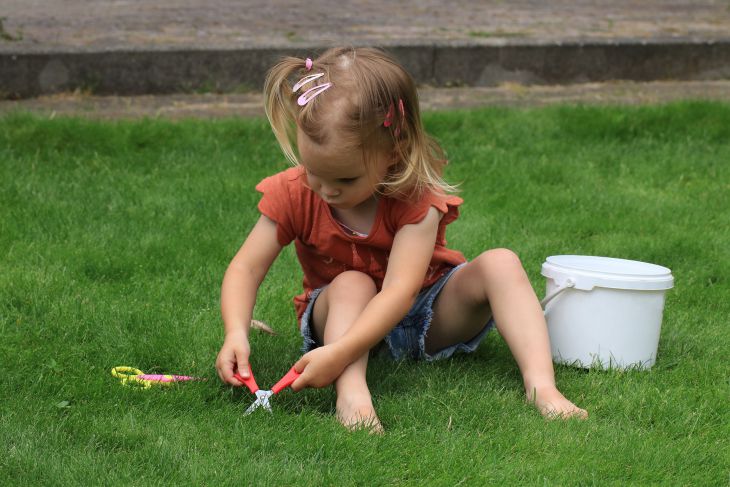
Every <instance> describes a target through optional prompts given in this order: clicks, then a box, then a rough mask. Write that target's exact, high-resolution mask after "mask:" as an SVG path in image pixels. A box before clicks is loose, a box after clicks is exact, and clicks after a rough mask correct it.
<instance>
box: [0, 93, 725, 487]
mask: <svg viewBox="0 0 730 487" xmlns="http://www.w3.org/2000/svg"><path fill="white" fill-rule="evenodd" d="M426 125H427V126H428V128H429V130H430V131H431V132H432V133H433V134H434V135H435V136H436V137H437V138H438V139H439V140H440V141H441V142H442V143H443V145H444V147H445V148H446V149H447V151H448V153H449V157H450V159H451V164H450V165H449V166H448V173H447V176H448V178H449V179H450V180H451V181H455V182H461V188H462V196H463V197H464V198H465V200H466V203H465V204H464V206H463V210H462V217H461V218H460V219H459V220H458V221H457V222H455V223H454V224H453V225H452V226H451V227H450V230H449V234H448V238H449V242H450V244H451V245H452V246H453V247H456V248H459V249H461V250H462V251H463V252H464V253H465V254H466V255H467V257H474V256H476V255H478V254H479V253H480V252H481V251H482V250H484V249H487V248H492V247H509V248H511V249H514V250H515V251H516V252H518V253H519V255H520V256H521V257H522V260H523V263H524V265H525V267H526V269H527V271H528V273H529V275H530V278H531V280H532V282H533V285H534V287H535V289H536V290H537V292H538V294H539V295H542V294H543V293H544V290H543V287H544V279H543V278H542V277H541V276H540V274H539V272H540V265H541V263H542V262H543V261H544V259H545V257H547V256H549V255H556V254H563V253H575V254H587V255H609V256H613V257H621V258H628V259H636V260H642V261H648V262H654V263H657V264H661V265H664V266H667V267H670V268H671V269H672V271H673V274H674V276H675V288H674V289H673V290H671V291H670V292H669V293H668V295H667V302H666V308H665V315H664V322H663V328H662V335H661V341H660V345H659V356H658V361H657V364H656V365H655V367H654V368H653V369H652V370H650V371H644V372H640V371H628V372H619V371H595V370H593V371H583V370H578V369H573V368H570V367H564V366H559V367H557V368H556V372H557V379H558V384H559V386H560V387H561V389H562V390H563V392H564V393H565V394H566V395H567V396H568V397H570V398H571V399H573V400H574V401H575V402H576V403H578V404H579V405H581V406H583V407H585V408H586V409H588V410H589V412H590V414H591V416H590V419H589V420H587V421H585V422H580V421H567V422H563V421H554V422H548V421H545V420H543V419H542V418H541V417H540V415H539V414H538V413H537V412H536V411H535V410H534V409H533V408H532V407H530V406H527V405H525V404H524V402H523V394H522V392H521V389H520V387H521V383H520V376H519V373H518V371H517V369H516V367H515V365H514V362H513V360H512V358H511V355H510V353H509V351H508V349H507V347H506V345H505V344H504V342H503V341H502V340H501V339H500V338H499V336H498V335H497V334H492V335H491V336H490V337H489V338H488V339H487V341H486V342H485V343H484V345H483V346H482V347H481V348H480V349H479V351H478V352H477V353H475V354H473V355H471V356H463V357H460V358H458V359H455V360H452V361H447V362H442V363H437V364H433V365H428V364H422V363H411V362H403V363H398V364H394V363H392V362H390V361H388V360H386V359H376V360H373V361H372V362H371V366H370V369H369V380H370V383H371V385H372V392H373V395H374V400H375V404H376V408H377V409H378V411H379V413H380V416H381V418H382V420H383V423H384V425H385V427H386V429H387V431H388V433H387V434H386V435H385V436H383V437H370V436H368V435H367V434H365V433H362V432H360V433H355V434H348V433H346V432H344V430H343V429H342V428H341V427H340V426H339V425H338V424H337V422H336V421H335V419H334V417H333V410H334V400H335V397H334V394H333V392H332V390H331V389H323V390H307V391H303V392H301V393H297V394H295V393H292V392H291V391H290V390H287V391H286V392H284V393H283V394H281V395H280V396H278V397H275V398H274V399H273V406H274V410H275V412H274V414H273V415H266V414H256V415H253V416H249V417H243V416H242V412H243V410H244V409H245V407H246V406H247V405H248V404H249V403H250V402H251V401H252V397H251V395H250V394H248V393H244V392H243V391H241V390H232V389H231V388H228V387H225V386H223V385H221V384H220V382H219V381H218V379H217V376H216V375H215V372H214V367H213V363H214V360H215V356H216V354H217V352H218V349H219V347H220V344H221V342H222V326H221V322H220V317H219V311H218V300H219V287H220V282H221V278H222V276H223V272H224V270H225V268H226V266H227V264H228V262H229V260H230V258H231V257H232V256H233V254H234V253H235V252H236V250H237V248H238V247H239V245H240V244H241V242H242V241H243V238H244V236H245V235H246V233H247V230H248V229H249V228H250V227H251V226H252V224H253V223H254V221H255V219H256V215H257V211H256V208H255V204H256V201H257V199H258V196H257V194H256V193H255V192H254V191H253V189H252V188H253V186H254V184H255V183H256V182H258V181H259V180H260V179H261V178H263V177H264V176H266V175H268V174H271V173H273V172H275V171H277V170H280V169H283V168H284V167H285V164H284V162H282V161H283V157H281V156H280V155H279V153H278V150H277V148H276V145H275V141H274V139H273V136H272V135H271V134H270V132H269V129H268V128H267V126H266V125H265V123H264V122H263V121H261V120H252V121H248V120H224V121H215V122H204V121H185V122H179V123H171V122H166V121H153V120H144V121H138V122H113V123H100V122H91V121H84V120H80V119H61V120H58V119H57V120H43V119H40V118H36V117H33V116H29V115H23V114H15V115H10V116H6V117H4V118H2V119H0V269H2V272H0V357H1V360H2V362H1V365H2V370H3V375H2V381H0V394H2V396H1V398H2V403H1V405H0V411H1V412H2V414H1V416H0V438H2V445H3V448H4V451H3V453H2V455H1V456H0V483H2V484H13V485H67V484H75V485H124V484H126V485H176V484H188V485H250V484H261V485H293V484H296V485H319V484H327V485H347V484H363V483H373V484H395V485H422V484H434V485H456V484H463V485H484V484H521V485H541V486H542V485H624V484H633V485H652V484H653V485H659V484H661V485H722V484H727V482H728V478H729V477H728V475H729V466H728V458H730V451H729V450H728V437H729V436H730V435H729V433H730V430H729V428H728V424H729V423H730V414H729V411H728V397H729V395H728V393H729V392H730V387H729V383H728V380H729V378H730V375H729V374H728V365H727V360H728V354H727V351H728V347H729V345H730V343H729V340H728V332H727V317H728V316H729V315H730V299H728V296H730V277H729V276H730V245H728V243H729V241H730V232H729V231H728V229H729V225H728V222H729V221H730V217H729V216H728V215H730V196H729V195H730V105H727V104H719V103H690V102H686V103H677V104H672V105H663V106H646V107H634V108H627V107H567V106H566V107H552V108H545V109H531V110H511V109H489V110H483V111H470V112H448V113H438V114H428V115H427V117H426ZM299 286H300V271H299V270H298V267H297V264H296V260H295V257H294V255H293V252H291V249H287V251H285V253H284V254H283V255H282V257H281V258H280V259H279V261H277V263H276V264H275V266H274V268H273V270H272V272H271V273H270V275H269V277H268V278H267V280H266V281H265V283H264V285H263V288H262V290H261V291H260V294H259V303H258V305H257V310H256V315H257V317H259V318H260V319H263V320H265V321H267V322H269V323H270V324H272V325H273V326H274V327H275V328H276V329H277V330H278V331H279V335H278V336H276V337H270V336H266V335H261V334H254V335H253V336H252V346H253V351H254V353H253V356H252V363H253V365H254V370H255V371H256V377H257V379H258V382H259V384H261V385H264V386H265V385H269V384H272V383H273V382H274V381H275V380H277V379H278V378H279V377H280V376H281V375H282V374H283V373H284V372H285V371H286V370H287V369H288V368H289V367H290V366H291V364H292V363H293V362H294V361H295V360H296V359H297V358H298V355H299V354H298V347H299V338H298V337H297V331H296V326H295V323H294V316H293V310H292V307H291V304H290V298H291V296H292V295H293V294H295V293H296V292H297V291H298V289H299ZM116 365H133V366H137V367H139V368H142V369H143V370H145V371H147V372H170V373H173V372H174V373H185V374H190V375H197V376H200V377H205V378H207V379H208V380H207V381H205V382H197V383H186V384H183V385H180V386H176V387H173V388H170V389H165V390H163V389H154V390H148V391H139V390H135V389H132V388H125V387H122V386H120V385H119V383H118V382H117V381H116V380H114V379H113V378H112V377H111V376H110V374H109V370H110V369H111V367H113V366H116Z"/></svg>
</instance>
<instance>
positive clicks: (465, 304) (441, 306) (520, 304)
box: [426, 249, 588, 418]
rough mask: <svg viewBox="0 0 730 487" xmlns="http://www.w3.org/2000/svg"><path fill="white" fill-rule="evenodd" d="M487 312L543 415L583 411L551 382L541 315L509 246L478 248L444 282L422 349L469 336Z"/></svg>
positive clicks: (580, 413)
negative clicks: (475, 255)
mask: <svg viewBox="0 0 730 487" xmlns="http://www.w3.org/2000/svg"><path fill="white" fill-rule="evenodd" d="M490 313H491V314H492V315H493V317H494V321H495V323H496V324H497V330H498V331H499V333H500V335H502V337H503V338H504V340H505V341H506V342H507V345H508V346H509V348H510V351H511V352H512V355H513V356H514V358H515V360H516V361H517V365H518V367H519V368H520V372H521V373H522V379H523V382H524V386H525V393H526V396H527V400H528V401H530V402H532V403H534V404H535V406H536V407H537V409H538V410H539V411H540V412H541V413H542V414H543V415H544V416H546V417H573V416H575V417H581V418H585V417H587V416H588V413H587V412H586V411H585V410H584V409H581V408H579V407H577V406H576V405H575V404H573V403H572V402H570V401H569V400H568V399H566V398H565V397H564V396H563V394H562V393H561V392H560V391H559V390H558V388H557V387H556V385H555V373H554V371H553V362H552V357H551V353H550V338H549V336H548V333H547V324H546V323H545V316H544V315H543V312H542V308H541V307H540V303H539V301H538V299H537V296H535V292H534V291H533V290H532V286H531V285H530V281H529V279H528V278H527V274H526V273H525V271H524V269H523V268H522V264H521V263H520V261H519V259H518V257H517V256H516V255H515V254H514V253H513V252H512V251H510V250H507V249H495V250H490V251H487V252H484V253H482V254H481V255H480V256H479V257H477V258H476V259H474V260H473V261H472V262H470V263H469V264H467V265H466V266H464V267H463V268H462V269H460V270H459V271H457V272H456V274H455V275H454V276H452V278H451V279H450V280H449V281H448V282H447V283H446V285H445V286H444V288H443V290H442V291H441V294H440V295H439V297H438V298H437V300H436V303H435V305H434V318H433V321H432V323H431V328H430V329H429V332H428V336H427V337H426V349H427V351H428V352H435V351H438V350H440V349H442V348H444V347H447V346H449V345H452V344H454V343H459V342H464V341H468V340H469V339H471V338H473V337H474V336H476V335H477V334H478V333H479V332H480V331H481V330H482V329H483V327H484V325H485V323H486V322H487V320H488V318H489V316H490Z"/></svg>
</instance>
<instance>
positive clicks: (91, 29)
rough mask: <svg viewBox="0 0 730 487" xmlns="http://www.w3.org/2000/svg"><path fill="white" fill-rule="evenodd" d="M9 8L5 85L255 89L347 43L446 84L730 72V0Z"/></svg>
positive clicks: (39, 89)
mask: <svg viewBox="0 0 730 487" xmlns="http://www.w3.org/2000/svg"><path fill="white" fill-rule="evenodd" d="M0 19H1V20H2V23H1V24H0V98H23V97H30V96H38V95H42V94H50V93H59V92H69V91H75V90H77V89H81V90H83V91H86V92H91V93H94V94H121V95H133V94H149V93H180V92H183V93H191V92H201V91H209V92H240V91H250V90H256V89H258V88H260V86H261V85H262V82H263V78H264V75H265V72H266V70H267V69H268V67H269V66H270V65H271V64H272V63H273V62H274V61H275V60H276V59H277V58H278V57H279V56H281V55H283V54H291V55H298V56H306V55H312V54H313V53H316V52H318V51H321V50H323V49H324V48H325V47H328V46H332V45H343V44H344V45H356V46H359V45H379V46H383V47H386V48H388V49H389V50H391V51H392V52H393V53H394V54H395V55H396V56H397V57H398V58H399V59H400V60H401V62H403V64H405V65H406V67H407V69H409V71H411V72H412V74H413V75H414V77H415V78H416V79H417V81H418V82H420V83H422V84H433V85H436V86H449V85H451V86H454V85H456V86H460V85H469V86H498V85H499V84H501V83H505V82H516V83H521V84H555V83H585V82H591V81H606V80H614V79H624V80H637V81H647V80H671V79H674V80H677V79H679V80H717V79H730V2H728V1H727V0H722V1H720V0H696V1H691V2H689V1H680V0H646V1H638V0H616V1H613V2H610V3H609V2H600V1H596V0H546V1H539V0H517V1H510V2H504V1H501V0H481V1H478V2H475V1H470V0H453V1H449V2H443V1H437V0H418V1H415V0H409V1H404V2H392V1H391V2H386V1H384V0H362V1H358V2H353V1H349V2H348V1H335V0H317V1H315V0H313V1H311V2H307V3H303V2H299V1H292V0H275V1H273V0H269V1H266V0H247V1H246V2H240V1H238V0H207V1H202V0H152V1H142V0H109V1H100V0H3V2H2V3H0Z"/></svg>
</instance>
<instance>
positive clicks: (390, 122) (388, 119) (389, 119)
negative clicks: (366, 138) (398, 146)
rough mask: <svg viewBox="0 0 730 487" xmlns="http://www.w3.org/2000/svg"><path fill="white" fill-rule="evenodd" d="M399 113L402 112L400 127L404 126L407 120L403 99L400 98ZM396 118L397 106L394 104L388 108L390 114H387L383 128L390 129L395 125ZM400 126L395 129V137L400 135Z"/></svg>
mask: <svg viewBox="0 0 730 487" xmlns="http://www.w3.org/2000/svg"><path fill="white" fill-rule="evenodd" d="M398 111H399V112H400V121H401V123H400V125H403V123H404V122H405V119H406V109H405V107H404V106H403V99H402V98H398ZM394 116H395V105H394V104H393V103H391V104H390V106H389V107H388V113H386V114H385V120H384V121H383V127H390V126H391V125H393V117H394ZM400 125H399V126H398V127H396V128H395V136H396V137H398V135H400Z"/></svg>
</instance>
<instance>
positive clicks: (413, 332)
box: [300, 264, 494, 362]
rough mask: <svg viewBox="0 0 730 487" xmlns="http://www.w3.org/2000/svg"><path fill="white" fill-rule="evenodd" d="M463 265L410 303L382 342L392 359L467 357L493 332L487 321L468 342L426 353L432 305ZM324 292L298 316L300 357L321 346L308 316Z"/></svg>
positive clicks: (312, 297) (491, 323)
mask: <svg viewBox="0 0 730 487" xmlns="http://www.w3.org/2000/svg"><path fill="white" fill-rule="evenodd" d="M464 265H466V264H461V265H458V266H456V267H454V268H453V269H451V270H450V271H449V272H448V273H446V274H444V275H443V277H441V279H439V280H438V281H436V282H435V283H434V284H433V285H431V286H429V287H427V288H425V289H423V290H421V292H420V293H419V294H418V296H417V297H416V301H415V303H413V306H412V307H411V309H410V311H408V314H407V315H406V316H405V317H404V318H403V319H402V320H401V321H400V322H399V323H398V324H397V325H395V328H393V329H392V330H391V331H390V333H388V334H387V335H386V336H385V339H384V342H385V344H386V345H387V347H388V349H389V351H390V355H391V357H392V358H393V359H395V360H402V359H407V358H410V359H414V360H425V361H427V362H431V361H434V360H442V359H446V358H449V357H451V356H452V355H453V354H454V353H456V352H465V353H471V352H473V351H474V350H476V349H477V347H478V346H479V343H480V342H481V341H482V340H483V339H484V337H485V336H486V335H487V333H488V332H489V330H491V329H492V328H494V320H493V319H489V320H488V321H487V322H486V324H485V325H484V328H483V329H482V331H480V332H479V334H478V335H477V336H475V337H474V338H472V339H471V340H469V341H467V342H465V343H456V344H454V345H451V346H448V347H446V348H444V349H442V350H439V351H438V352H436V353H434V354H428V353H426V333H427V332H428V328H429V327H430V326H431V320H432V319H433V302H434V301H435V300H436V298H437V297H438V295H439V293H440V292H441V289H443V287H444V285H445V284H446V282H447V281H448V280H449V278H451V276H452V275H454V273H455V272H456V271H457V270H458V269H459V268H460V267H462V266H464ZM325 288H326V286H325V287H321V288H318V289H315V290H314V291H312V293H311V295H310V297H309V303H308V304H307V308H306V309H305V310H304V314H303V315H302V319H301V326H300V330H301V333H302V338H303V339H304V344H303V345H302V352H303V353H307V352H309V351H310V350H313V349H315V348H317V347H319V346H320V345H321V344H320V343H318V342H317V339H316V338H315V336H314V335H313V333H312V323H311V316H312V309H313V308H314V302H315V301H316V300H317V296H319V294H320V293H321V292H322V291H323V290H324V289H325Z"/></svg>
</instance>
